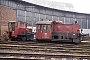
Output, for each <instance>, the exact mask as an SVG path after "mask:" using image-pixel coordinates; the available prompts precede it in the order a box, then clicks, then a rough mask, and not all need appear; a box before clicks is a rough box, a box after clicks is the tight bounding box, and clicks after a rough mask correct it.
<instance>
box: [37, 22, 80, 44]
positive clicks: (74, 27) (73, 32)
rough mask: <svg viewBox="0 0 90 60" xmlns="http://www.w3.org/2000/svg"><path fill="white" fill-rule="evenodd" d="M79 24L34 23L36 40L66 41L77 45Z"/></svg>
mask: <svg viewBox="0 0 90 60" xmlns="http://www.w3.org/2000/svg"><path fill="white" fill-rule="evenodd" d="M79 29H80V25H79V24H63V23H62V22H61V21H39V22H37V23H36V39H37V40H48V41H57V40H62V41H64V40H68V41H71V42H75V43H79V42H80V41H81V40H80V39H81V36H80V31H79Z"/></svg>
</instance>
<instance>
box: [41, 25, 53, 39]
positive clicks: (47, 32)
mask: <svg viewBox="0 0 90 60" xmlns="http://www.w3.org/2000/svg"><path fill="white" fill-rule="evenodd" d="M41 34H42V39H45V40H50V39H51V26H50V25H49V24H48V25H47V24H44V25H43V30H42V33H41Z"/></svg>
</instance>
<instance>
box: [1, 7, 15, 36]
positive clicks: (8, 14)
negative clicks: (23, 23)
mask: <svg viewBox="0 0 90 60" xmlns="http://www.w3.org/2000/svg"><path fill="white" fill-rule="evenodd" d="M15 20H16V10H13V9H11V8H8V7H5V6H0V35H1V26H8V21H15Z"/></svg>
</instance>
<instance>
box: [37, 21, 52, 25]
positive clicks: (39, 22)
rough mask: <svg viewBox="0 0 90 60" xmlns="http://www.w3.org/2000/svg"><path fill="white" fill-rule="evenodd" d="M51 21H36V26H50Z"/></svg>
mask: <svg viewBox="0 0 90 60" xmlns="http://www.w3.org/2000/svg"><path fill="white" fill-rule="evenodd" d="M51 23H52V21H38V22H36V24H51Z"/></svg>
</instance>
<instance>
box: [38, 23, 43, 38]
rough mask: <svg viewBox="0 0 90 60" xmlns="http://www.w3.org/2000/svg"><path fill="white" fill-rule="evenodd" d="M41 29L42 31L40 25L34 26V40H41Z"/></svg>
mask: <svg viewBox="0 0 90 60" xmlns="http://www.w3.org/2000/svg"><path fill="white" fill-rule="evenodd" d="M42 29H43V25H42V24H38V25H36V39H42Z"/></svg>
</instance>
